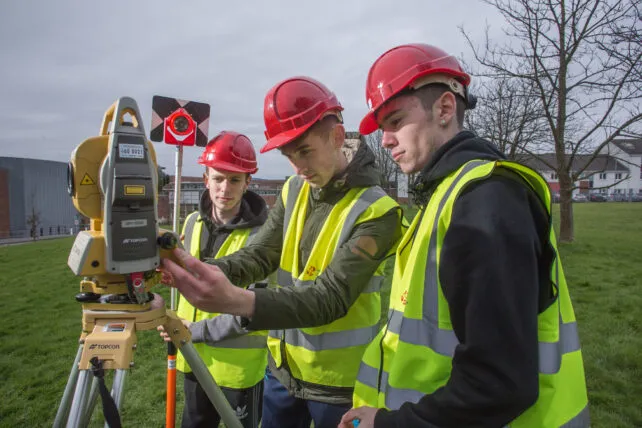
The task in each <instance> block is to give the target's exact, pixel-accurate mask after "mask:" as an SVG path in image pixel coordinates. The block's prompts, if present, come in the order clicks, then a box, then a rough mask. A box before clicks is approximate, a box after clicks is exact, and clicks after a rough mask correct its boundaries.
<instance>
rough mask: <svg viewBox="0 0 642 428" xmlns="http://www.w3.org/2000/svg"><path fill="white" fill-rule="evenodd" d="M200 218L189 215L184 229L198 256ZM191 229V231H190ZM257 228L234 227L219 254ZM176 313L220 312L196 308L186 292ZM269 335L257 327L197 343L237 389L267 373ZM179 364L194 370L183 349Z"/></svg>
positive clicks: (215, 373)
mask: <svg viewBox="0 0 642 428" xmlns="http://www.w3.org/2000/svg"><path fill="white" fill-rule="evenodd" d="M199 220H200V214H199V213H198V212H194V213H192V214H190V215H189V216H188V217H187V219H186V221H185V226H184V227H183V233H184V234H185V233H186V232H187V233H188V234H189V236H188V235H186V236H185V248H186V249H187V250H188V251H189V252H190V253H191V254H192V255H193V256H194V257H196V258H199V256H200V254H199V253H200V243H201V242H200V241H201V239H200V237H201V230H202V228H203V222H202V221H199ZM190 229H191V231H192V232H191V233H189V230H190ZM253 231H254V229H252V228H247V229H235V230H233V231H232V233H230V235H229V236H228V237H227V239H226V240H225V241H224V242H223V245H221V248H219V250H218V252H217V253H216V256H215V258H219V257H223V256H226V255H229V254H232V253H234V252H236V251H238V250H240V249H241V248H243V247H244V246H245V245H246V244H247V243H248V240H249V238H250V235H251V234H253V233H252V232H253ZM176 314H177V315H178V316H179V317H181V318H184V319H186V320H188V321H194V322H198V321H201V320H204V319H208V318H214V317H216V316H218V315H219V314H216V313H208V312H203V311H201V310H198V309H196V308H195V307H194V306H192V305H191V304H190V303H189V302H188V301H187V300H186V299H185V298H183V297H182V296H181V297H180V299H179V302H178V308H177V311H176ZM266 336H267V332H266V331H255V332H251V333H249V334H246V335H243V336H239V337H235V338H231V339H226V340H222V341H221V342H218V343H217V345H216V346H210V345H207V344H205V343H195V344H194V348H196V350H197V351H198V353H199V355H200V356H201V358H202V359H203V362H204V363H205V365H206V366H207V368H208V369H209V371H210V373H211V374H212V377H213V378H214V380H215V381H216V383H218V385H219V386H223V387H226V388H235V389H243V388H250V387H252V386H254V385H256V384H257V383H259V382H260V381H261V379H262V378H263V376H264V375H265V367H266V366H267V345H266V340H267V338H266ZM176 368H177V369H178V370H180V371H182V372H184V373H185V372H189V371H191V370H190V367H189V365H188V364H187V362H186V361H185V359H184V358H183V356H182V354H180V353H179V355H178V356H177V357H176Z"/></svg>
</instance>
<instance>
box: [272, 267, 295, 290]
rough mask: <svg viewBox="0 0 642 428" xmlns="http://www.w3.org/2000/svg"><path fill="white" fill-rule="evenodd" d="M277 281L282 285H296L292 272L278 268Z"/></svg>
mask: <svg viewBox="0 0 642 428" xmlns="http://www.w3.org/2000/svg"><path fill="white" fill-rule="evenodd" d="M276 282H277V284H279V285H280V286H281V287H292V286H294V281H293V280H292V274H291V273H290V272H288V271H287V270H284V269H281V268H278V269H277V271H276Z"/></svg>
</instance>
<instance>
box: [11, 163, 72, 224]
mask: <svg viewBox="0 0 642 428" xmlns="http://www.w3.org/2000/svg"><path fill="white" fill-rule="evenodd" d="M0 168H2V169H6V170H7V171H8V172H9V174H8V175H9V177H8V179H9V202H10V206H9V207H10V214H9V215H10V222H11V225H10V228H11V234H12V236H20V235H21V232H23V231H26V236H28V235H29V230H28V229H29V225H28V224H27V221H26V220H27V217H28V216H29V215H30V214H31V212H32V208H35V211H36V212H37V213H39V215H40V226H39V228H42V229H43V234H44V235H50V234H57V233H58V230H59V229H58V228H59V227H60V233H69V229H70V228H71V227H73V226H74V220H75V218H76V214H77V212H76V208H75V207H74V205H73V203H72V202H71V197H70V196H69V194H68V193H67V164H66V163H65V162H54V161H48V160H40V159H24V158H10V157H0ZM0 203H4V201H0ZM38 232H40V231H38ZM39 234H40V233H39Z"/></svg>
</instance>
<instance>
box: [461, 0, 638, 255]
mask: <svg viewBox="0 0 642 428" xmlns="http://www.w3.org/2000/svg"><path fill="white" fill-rule="evenodd" d="M484 1H485V2H486V3H488V4H490V5H492V6H493V7H495V8H496V9H497V10H498V11H499V12H500V13H501V14H502V15H503V16H504V17H505V18H506V21H507V24H508V28H507V29H506V30H505V33H506V35H507V36H509V38H508V41H507V42H506V43H504V44H502V45H498V44H496V43H492V42H491V41H490V40H489V36H488V31H487V32H486V37H485V41H484V44H483V46H481V47H480V46H477V45H476V44H475V43H474V42H473V41H472V37H470V36H469V35H468V34H466V33H465V32H464V31H463V29H462V32H463V33H464V36H465V37H466V39H467V40H468V43H469V45H470V46H471V48H472V50H473V53H474V57H475V59H476V60H477V61H478V62H479V63H480V64H481V66H482V67H483V72H482V73H481V75H483V76H486V77H494V78H517V79H521V80H524V81H527V82H530V83H531V84H532V85H533V86H534V87H535V88H536V90H537V94H538V100H539V104H540V106H541V108H542V110H543V112H544V114H545V120H546V123H547V126H548V134H549V139H550V141H551V142H552V143H553V145H554V149H555V155H556V162H557V164H556V165H553V166H554V167H555V170H556V173H557V175H558V177H559V183H560V205H561V225H560V240H561V241H566V242H570V241H572V240H573V239H574V230H573V206H572V200H571V195H572V190H573V187H574V182H575V181H576V180H577V179H578V178H579V177H581V176H582V174H583V172H584V171H583V170H580V171H574V170H573V169H572V165H573V159H574V157H575V156H576V155H578V154H589V155H592V156H593V157H596V156H597V155H598V154H599V153H600V151H601V150H602V149H603V148H604V147H605V146H607V144H609V143H610V142H611V141H613V139H614V138H617V137H619V136H621V135H623V134H625V133H630V134H637V133H639V129H640V122H641V121H642V111H641V107H640V99H641V98H642V61H641V58H642V46H641V43H640V40H642V34H641V33H642V32H641V30H640V9H639V8H640V6H639V3H638V2H636V1H635V0H570V1H569V0H484ZM589 164H590V162H588V163H587V164H586V165H589Z"/></svg>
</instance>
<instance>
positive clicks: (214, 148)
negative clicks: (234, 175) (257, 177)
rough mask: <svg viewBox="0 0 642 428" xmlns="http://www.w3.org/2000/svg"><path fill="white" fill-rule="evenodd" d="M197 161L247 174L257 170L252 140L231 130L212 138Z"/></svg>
mask: <svg viewBox="0 0 642 428" xmlns="http://www.w3.org/2000/svg"><path fill="white" fill-rule="evenodd" d="M198 163H199V164H201V165H205V166H209V167H210V168H214V169H218V170H221V171H230V172H246V173H249V174H254V173H256V171H258V168H257V167H256V153H255V152H254V146H253V145H252V142H251V141H250V139H249V138H247V137H246V136H245V135H243V134H239V133H238V132H233V131H223V132H221V133H220V134H218V135H217V136H216V137H214V138H212V139H211V140H210V142H209V143H207V147H205V150H204V151H203V153H202V154H201V156H200V157H199V158H198Z"/></svg>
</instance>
